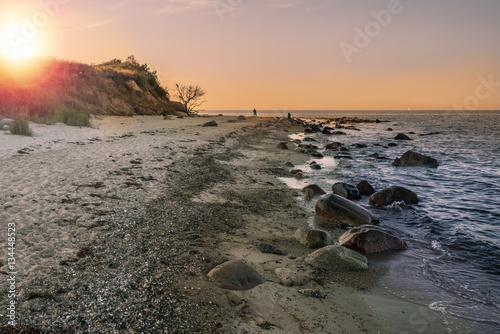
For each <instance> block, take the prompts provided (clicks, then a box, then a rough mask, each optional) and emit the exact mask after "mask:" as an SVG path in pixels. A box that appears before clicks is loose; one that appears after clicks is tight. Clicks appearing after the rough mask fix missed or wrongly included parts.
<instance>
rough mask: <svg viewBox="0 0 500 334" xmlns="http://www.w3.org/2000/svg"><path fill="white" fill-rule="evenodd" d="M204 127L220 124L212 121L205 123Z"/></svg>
mask: <svg viewBox="0 0 500 334" xmlns="http://www.w3.org/2000/svg"><path fill="white" fill-rule="evenodd" d="M203 126H204V127H209V126H219V124H217V122H216V121H210V122H207V123H205V124H203Z"/></svg>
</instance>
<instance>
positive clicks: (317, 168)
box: [309, 161, 321, 170]
mask: <svg viewBox="0 0 500 334" xmlns="http://www.w3.org/2000/svg"><path fill="white" fill-rule="evenodd" d="M309 167H311V169H315V170H321V166H320V165H319V164H318V163H317V162H315V161H313V162H311V163H310V164H309Z"/></svg>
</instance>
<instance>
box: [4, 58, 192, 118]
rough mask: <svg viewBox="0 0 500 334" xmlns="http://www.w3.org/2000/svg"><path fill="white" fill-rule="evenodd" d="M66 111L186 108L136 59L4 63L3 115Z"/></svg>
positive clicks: (148, 111) (155, 111)
mask: <svg viewBox="0 0 500 334" xmlns="http://www.w3.org/2000/svg"><path fill="white" fill-rule="evenodd" d="M64 108H71V109H74V110H76V111H78V112H84V113H86V114H98V115H99V114H100V115H158V114H173V113H175V112H176V111H182V110H183V109H184V108H183V106H182V105H181V104H179V103H177V102H172V101H170V96H169V93H168V90H167V89H166V88H164V87H162V86H161V85H160V82H159V80H158V76H157V74H156V71H151V70H150V68H149V67H148V66H147V64H142V65H141V64H139V62H137V61H136V60H135V58H134V57H133V56H130V57H128V58H127V59H126V60H125V61H122V60H119V59H113V60H111V61H108V62H104V63H102V64H99V65H87V64H82V63H77V62H71V61H64V60H58V59H52V58H50V59H38V60H36V61H33V62H32V63H31V64H30V65H28V66H26V65H24V66H15V65H13V64H6V63H2V62H0V115H3V116H8V117H13V116H14V115H17V116H19V115H22V116H25V117H29V118H33V117H46V116H50V115H52V114H54V113H55V112H56V111H57V110H58V109H64Z"/></svg>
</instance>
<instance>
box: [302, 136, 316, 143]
mask: <svg viewBox="0 0 500 334" xmlns="http://www.w3.org/2000/svg"><path fill="white" fill-rule="evenodd" d="M304 141H306V142H317V140H316V139H314V138H311V137H305V138H304Z"/></svg>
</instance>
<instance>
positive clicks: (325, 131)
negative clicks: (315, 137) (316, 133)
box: [321, 129, 332, 135]
mask: <svg viewBox="0 0 500 334" xmlns="http://www.w3.org/2000/svg"><path fill="white" fill-rule="evenodd" d="M321 133H322V134H324V135H331V134H332V132H331V131H330V130H328V129H323V131H321Z"/></svg>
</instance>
